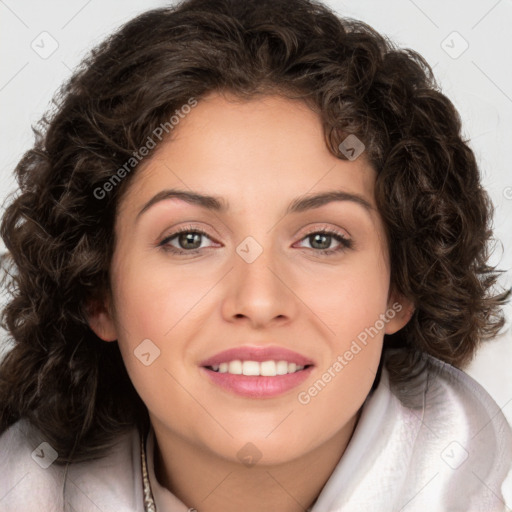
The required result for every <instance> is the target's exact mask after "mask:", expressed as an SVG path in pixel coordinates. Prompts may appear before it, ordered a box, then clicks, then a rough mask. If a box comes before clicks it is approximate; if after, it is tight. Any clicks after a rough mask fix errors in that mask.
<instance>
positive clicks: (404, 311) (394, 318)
mask: <svg viewBox="0 0 512 512" xmlns="http://www.w3.org/2000/svg"><path fill="white" fill-rule="evenodd" d="M414 309H415V308H414V304H413V302H412V301H411V300H409V299H407V298H406V297H404V296H403V295H402V294H400V293H397V292H394V291H393V292H391V293H390V295H389V299H388V309H387V311H386V316H387V318H388V322H386V327H385V329H384V334H394V333H395V332H397V331H399V330H400V329H402V327H405V325H407V322H409V320H410V319H411V317H412V315H413V313H414Z"/></svg>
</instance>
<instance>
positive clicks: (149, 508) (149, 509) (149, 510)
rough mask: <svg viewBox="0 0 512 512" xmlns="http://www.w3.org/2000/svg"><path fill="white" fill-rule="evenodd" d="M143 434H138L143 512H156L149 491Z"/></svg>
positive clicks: (151, 493) (151, 494) (150, 491)
mask: <svg viewBox="0 0 512 512" xmlns="http://www.w3.org/2000/svg"><path fill="white" fill-rule="evenodd" d="M145 437H146V436H145V435H144V432H141V434H140V458H141V466H142V484H143V488H144V511H145V512H156V505H155V499H154V498H153V491H152V490H151V484H150V483H149V476H148V463H147V458H146V439H145Z"/></svg>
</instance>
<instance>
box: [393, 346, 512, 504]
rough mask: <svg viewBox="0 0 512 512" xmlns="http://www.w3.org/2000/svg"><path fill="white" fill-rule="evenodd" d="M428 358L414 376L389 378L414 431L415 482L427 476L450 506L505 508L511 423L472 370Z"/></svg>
mask: <svg viewBox="0 0 512 512" xmlns="http://www.w3.org/2000/svg"><path fill="white" fill-rule="evenodd" d="M424 363H425V368H424V369H423V370H422V371H421V372H420V373H419V374H418V375H417V376H416V377H415V378H414V379H412V380H411V381H410V382H408V383H406V384H405V385H401V386H400V385H392V384H390V390H391V391H392V393H393V395H394V396H395V397H396V399H397V400H398V402H399V405H398V410H399V414H400V417H401V418H402V420H403V421H404V422H405V423H406V424H407V425H408V426H409V427H410V430H411V432H412V433H413V437H412V438H411V445H410V453H409V456H410V459H409V460H410V462H411V464H412V465H411V473H410V475H411V479H412V480H413V481H414V485H419V484H420V483H422V485H425V484H426V483H427V482H428V487H429V488H430V491H431V492H433V493H435V494H436V495H437V496H443V499H444V502H443V503H445V504H446V505H445V506H448V508H447V509H450V510H451V508H449V507H454V508H453V510H458V509H457V508H455V507H457V506H458V507H459V508H460V509H461V510H462V509H464V510H468V511H469V510H471V511H472V510H475V511H480V510H481V511H484V510H485V511H487V510H489V511H494V510H502V508H503V507H504V506H505V497H504V495H505V494H506V493H505V492H504V489H503V486H504V482H505V480H506V477H507V474H508V472H509V471H510V469H511V467H512V430H511V428H510V425H509V424H508V422H507V420H506V418H505V416H504V414H503V412H502V410H501V409H500V407H499V406H498V404H496V402H495V401H494V400H493V398H492V397H491V396H490V395H489V393H487V391H486V390H485V389H484V388H483V387H482V386H481V385H480V384H479V383H478V382H476V381H475V380H474V379H473V378H471V377H470V376H469V375H467V374H466V373H464V372H463V371H461V370H459V369H457V368H454V367H453V366H451V365H449V364H447V363H444V362H442V361H440V360H438V359H436V358H434V357H431V356H426V357H425V360H424ZM428 494H429V493H428V492H427V493H426V495H428ZM508 505H510V503H509V504H508ZM464 507H466V508H464ZM500 507H501V508H500Z"/></svg>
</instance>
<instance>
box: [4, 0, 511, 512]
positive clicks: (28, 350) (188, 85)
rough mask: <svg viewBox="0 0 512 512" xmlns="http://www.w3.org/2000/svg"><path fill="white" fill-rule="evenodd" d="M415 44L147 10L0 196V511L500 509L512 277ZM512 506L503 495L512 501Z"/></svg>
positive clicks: (264, 8) (261, 13)
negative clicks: (496, 258)
mask: <svg viewBox="0 0 512 512" xmlns="http://www.w3.org/2000/svg"><path fill="white" fill-rule="evenodd" d="M460 128H461V127H460V119H459V117H458V114H457V112H456V110H455V109H454V107H453V105H452V104H451V103H450V101H449V100H448V99H447V98H446V97H445V96H444V95H443V94H441V93H440V92H439V90H438V89H437V87H436V84H435V81H434V79H433V77H432V74H431V70H430V68H429V67H428V65H427V63H426V62H425V61H424V60H423V58H422V57H421V56H420V55H418V54H416V53H414V52H412V51H410V50H408V51H404V50H400V49H397V48H396V47H394V46H393V44H392V43H391V42H389V41H387V40H386V39H384V38H383V37H382V36H380V35H379V34H378V33H376V32H375V31H374V30H373V29H371V28H370V27H368V26H367V25H365V24H363V23H360V22H356V21H349V20H343V19H339V18H337V17H336V16H335V15H334V14H333V13H332V12H330V11H329V10H328V9H327V8H325V7H324V6H322V5H320V4H316V3H313V2H309V1H306V0H293V1H286V2H284V1H278V2H269V1H264V2H252V1H250V2H241V1H228V0H225V1H220V2H217V1H215V2H213V1H211V0H190V1H187V2H184V3H182V4H180V5H179V6H177V7H176V8H172V9H171V8H166V9H158V10H154V11H149V12H147V13H145V14H142V15H141V16H139V17H137V18H135V19H134V20H132V21H131V22H129V23H128V24H127V25H125V26H124V27H122V28H121V29H120V30H119V31H118V32H116V33H115V34H113V35H112V36H111V37H110V38H108V39H107V40H106V41H105V42H104V43H103V44H101V45H100V46H99V47H98V48H97V49H96V50H95V51H93V53H92V54H91V56H90V57H89V58H88V59H86V60H85V61H84V63H83V65H82V66H81V67H80V69H79V70H78V71H77V72H76V73H75V75H74V76H73V77H72V78H71V79H70V81H69V82H68V83H67V84H66V85H65V86H64V87H63V89H62V91H61V97H60V103H59V106H58V109H57V110H56V112H55V113H54V114H53V115H52V116H51V117H49V118H48V119H46V121H45V124H44V126H43V128H42V131H41V133H40V135H39V137H38V139H37V141H36V144H35V146H34V148H33V149H32V150H30V151H29V152H27V154H26V155H25V156H24V158H23V159H22V160H21V162H20V163H19V164H18V167H17V169H16V172H17V176H18V181H19V185H20V191H19V194H18V196H17V197H16V199H15V200H14V201H13V202H12V203H11V204H10V205H9V207H8V208H7V210H6V212H5V215H4V217H3V221H2V226H1V233H2V237H3V239H4V241H5V244H6V246H7V248H8V250H9V253H10V261H11V270H10V275H11V278H6V284H7V285H8V286H9V287H10V290H11V293H12V297H11V300H10V302H9V303H8V304H7V306H6V308H5V311H4V322H5V326H6V328H7V329H8V330H9V332H10V333H11V336H12V339H13V342H14V348H13V349H12V351H11V352H10V353H9V354H8V355H7V356H6V358H5V359H4V361H3V362H2V365H1V367H0V404H1V406H0V425H1V430H2V432H3V434H2V436H1V437H0V449H1V450H2V453H3V458H2V459H3V462H2V470H1V471H2V475H5V476H4V478H3V481H2V483H1V484H0V485H1V487H0V508H1V507H3V508H1V509H2V510H11V509H14V508H20V507H22V508H23V510H50V509H51V510H61V509H66V510H96V509H97V510H116V511H128V510H135V511H142V510H155V509H156V510H159V511H160V510H172V511H174V510H176V511H186V510H198V511H200V512H210V511H217V510H223V511H231V510H244V511H249V512H252V511H261V510H279V511H281V512H292V511H293V512H295V511H299V510H302V511H304V510H312V511H314V512H323V511H334V510H343V511H352V510H354V511H356V510H357V511H361V510H363V511H364V510H368V511H369V510H379V511H384V510H389V511H397V510H417V511H420V510H421V511H424V510H465V511H482V512H483V511H490V510H492V511H494V510H496V511H497V510H504V509H505V506H506V505H507V504H506V502H505V496H504V494H503V488H504V481H505V478H506V475H507V472H508V470H509V467H510V462H511V453H512V434H511V431H510V427H509V426H508V424H507V422H506V420H505V418H504V416H503V414H502V413H501V411H500V410H499V408H498V406H497V405H496V404H495V403H494V401H493V400H492V399H491V398H490V396H489V395H488V394H487V393H486V392H485V391H484V390H483V389H482V388H481V387H480V386H479V385H478V384H477V383H476V382H475V381H473V380H472V379H471V378H470V377H469V376H467V375H466V374H464V373H463V372H462V371H460V370H459V369H457V368H463V367H464V366H465V365H466V364H467V363H468V362H469V361H470V360H471V358H472V356H473V354H474V352H475V350H476V348H477V347H478V345H479V342H480V341H481V340H484V339H487V338H490V337H492V336H494V335H495V334H496V333H497V332H498V330H499V328H500V327H501V325H502V324H503V319H502V317H501V313H500V310H499V307H500V306H501V305H502V304H503V303H504V302H505V300H506V298H507V294H506V293H502V294H499V295H496V294H493V292H492V287H493V285H494V284H495V282H496V276H497V272H496V271H495V270H494V269H493V268H491V267H489V266H488V264H487V263H486V261H487V244H488V241H489V239H490V236H491V232H490V229H489V223H490V219H491V213H492V210H491V206H490V202H489V200H488V196H487V194H486V193H485V191H484V190H483V189H482V187H481V184H480V177H479V171H478V168H477V165H476V162H475V159H474V155H473V153H472V151H471V150H470V148H469V147H468V146H467V145H466V144H465V143H464V141H463V140H462V138H461V135H460ZM508 505H510V504H508Z"/></svg>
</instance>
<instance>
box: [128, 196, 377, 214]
mask: <svg viewBox="0 0 512 512" xmlns="http://www.w3.org/2000/svg"><path fill="white" fill-rule="evenodd" d="M173 198H177V199H181V200H182V201H185V202H187V203H189V204H192V205H196V206H200V207H201V208H205V209H206V210H209V211H215V212H219V213H225V212H226V211H228V210H229V203H228V202H227V201H226V200H225V199H224V198H222V197H219V196H211V195H204V194H200V193H198V192H188V191H185V190H177V189H169V190H162V191H161V192H158V194H156V195H155V196H153V197H152V198H151V199H150V200H149V201H148V202H147V203H146V204H145V205H144V206H143V207H142V209H141V210H140V212H139V213H138V214H137V218H136V220H138V219H139V217H140V216H141V215H142V214H143V213H145V212H146V211H147V210H149V209H150V208H151V207H152V206H153V205H155V204H156V203H159V202H160V201H165V200H167V199H173ZM334 201H351V202H353V203H356V204H358V205H360V206H362V207H363V208H365V209H366V210H368V211H371V210H374V207H373V206H372V205H371V204H370V203H369V202H368V201H367V200H366V199H364V198H363V197H361V196H360V195H358V194H352V193H349V192H343V191H341V190H331V191H327V192H321V193H318V194H311V195H306V196H302V197H297V198H296V199H294V200H293V201H292V202H291V203H290V204H289V205H288V208H287V209H286V212H285V215H289V214H291V213H300V212H304V211H306V210H312V209H315V208H320V207H321V206H324V205H326V204H328V203H332V202H334Z"/></svg>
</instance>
